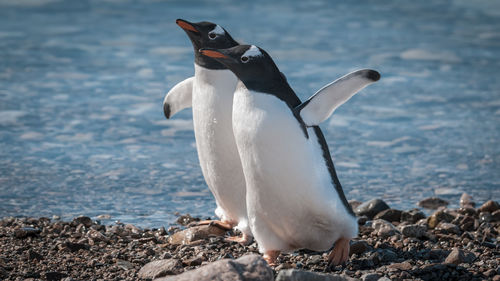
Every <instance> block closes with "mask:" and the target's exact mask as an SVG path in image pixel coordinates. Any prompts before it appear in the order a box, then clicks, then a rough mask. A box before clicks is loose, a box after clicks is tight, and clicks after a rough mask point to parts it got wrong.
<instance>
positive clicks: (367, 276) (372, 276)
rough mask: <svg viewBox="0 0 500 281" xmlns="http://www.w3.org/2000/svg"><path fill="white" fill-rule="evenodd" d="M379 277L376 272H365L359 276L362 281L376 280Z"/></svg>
mask: <svg viewBox="0 0 500 281" xmlns="http://www.w3.org/2000/svg"><path fill="white" fill-rule="evenodd" d="M379 279H380V275H378V274H377V273H366V274H363V275H362V276H361V280H362V281H377V280H379Z"/></svg>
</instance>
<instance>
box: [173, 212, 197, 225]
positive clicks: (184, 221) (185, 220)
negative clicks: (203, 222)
mask: <svg viewBox="0 0 500 281" xmlns="http://www.w3.org/2000/svg"><path fill="white" fill-rule="evenodd" d="M199 220H200V219H198V218H193V217H192V216H191V215H190V214H185V215H182V216H180V217H178V218H177V223H178V224H180V225H188V224H190V223H192V222H197V221H199Z"/></svg>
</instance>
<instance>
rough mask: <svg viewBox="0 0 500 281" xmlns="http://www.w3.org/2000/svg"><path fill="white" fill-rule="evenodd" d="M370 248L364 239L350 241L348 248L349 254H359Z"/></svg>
mask: <svg viewBox="0 0 500 281" xmlns="http://www.w3.org/2000/svg"><path fill="white" fill-rule="evenodd" d="M369 249H370V245H368V243H367V242H366V241H363V240H360V241H352V242H351V245H350V249H349V253H350V254H351V255H354V254H356V255H360V254H362V253H364V252H366V251H368V250H369Z"/></svg>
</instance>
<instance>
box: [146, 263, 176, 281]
mask: <svg viewBox="0 0 500 281" xmlns="http://www.w3.org/2000/svg"><path fill="white" fill-rule="evenodd" d="M180 272H182V263H181V261H180V260H178V259H168V260H156V261H152V262H149V263H147V264H146V265H145V266H143V267H142V268H141V269H140V270H139V273H138V274H137V276H138V277H139V278H141V279H155V278H160V277H163V276H167V275H174V274H179V273H180Z"/></svg>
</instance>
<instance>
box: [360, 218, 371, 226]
mask: <svg viewBox="0 0 500 281" xmlns="http://www.w3.org/2000/svg"><path fill="white" fill-rule="evenodd" d="M368 220H369V218H368V217H367V216H361V217H358V225H365V223H366V222H367V221H368Z"/></svg>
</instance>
